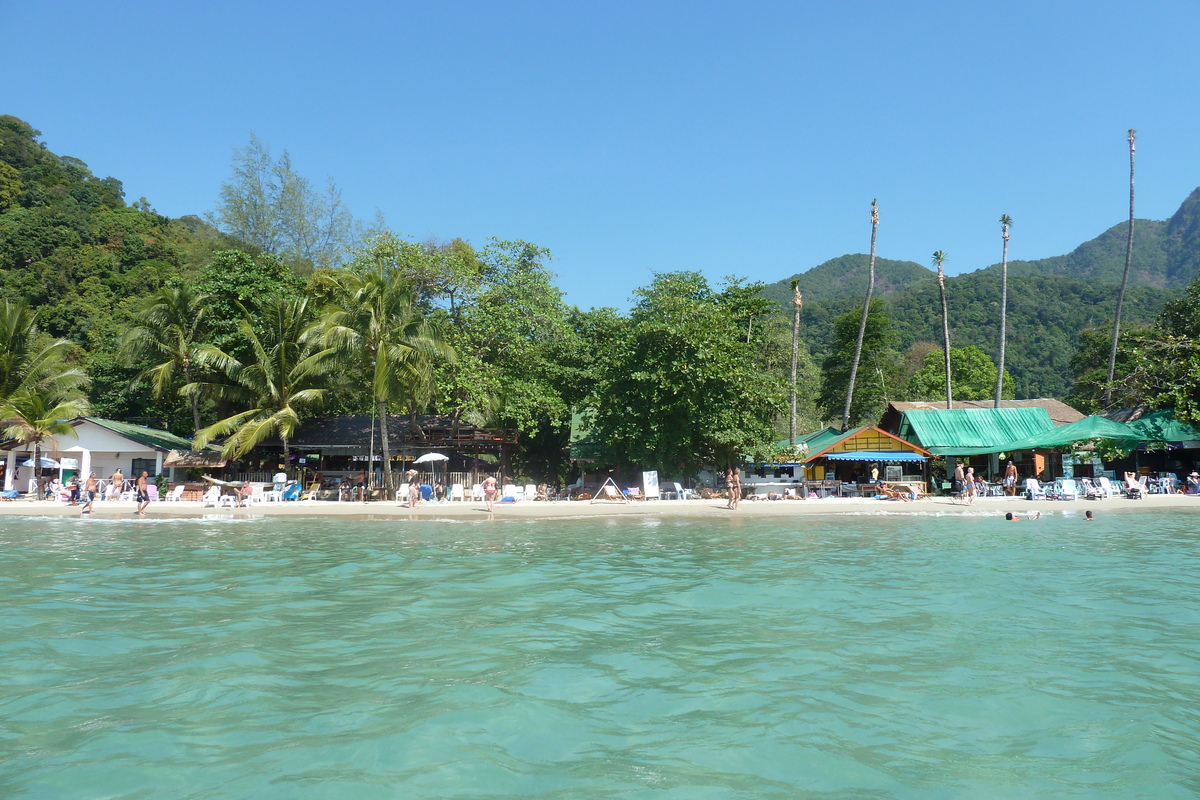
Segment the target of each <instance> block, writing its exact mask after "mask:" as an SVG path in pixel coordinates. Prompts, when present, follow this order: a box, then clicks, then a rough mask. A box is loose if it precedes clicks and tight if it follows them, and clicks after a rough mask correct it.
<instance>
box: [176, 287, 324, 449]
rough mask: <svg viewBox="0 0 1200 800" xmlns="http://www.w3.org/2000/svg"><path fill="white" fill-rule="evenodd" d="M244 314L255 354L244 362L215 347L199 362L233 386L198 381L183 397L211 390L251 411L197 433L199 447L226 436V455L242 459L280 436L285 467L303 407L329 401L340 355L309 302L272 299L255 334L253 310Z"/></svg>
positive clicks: (244, 330)
mask: <svg viewBox="0 0 1200 800" xmlns="http://www.w3.org/2000/svg"><path fill="white" fill-rule="evenodd" d="M242 312H243V314H244V317H243V319H242V321H241V324H240V326H239V327H240V330H241V333H242V336H244V337H245V339H246V341H247V342H249V344H250V356H249V357H248V358H247V359H246V361H244V362H243V361H239V360H238V359H237V358H235V357H234V356H231V355H229V354H228V353H226V352H224V351H222V350H221V349H219V348H217V347H215V346H213V345H205V346H203V347H201V348H200V349H199V350H198V351H197V354H196V363H198V364H200V365H201V366H204V367H211V368H212V369H214V370H215V371H217V372H219V373H221V374H222V375H224V376H225V377H226V378H227V379H228V383H220V382H216V381H207V382H201V381H197V382H193V383H189V384H188V385H187V386H185V387H184V388H183V394H184V396H191V395H193V394H195V393H197V392H205V391H211V392H212V393H213V394H214V395H216V396H218V397H222V398H224V399H227V400H231V401H233V402H235V403H241V404H243V405H246V406H248V408H246V410H245V411H240V412H238V413H236V414H234V415H232V416H230V417H226V418H225V419H223V420H220V421H219V422H215V423H213V424H212V425H209V426H208V427H207V428H204V429H202V430H200V431H197V433H196V439H195V446H196V447H197V448H200V447H204V446H205V445H207V444H208V443H209V442H210V441H212V440H213V439H214V438H217V437H221V436H226V437H228V438H227V439H226V440H225V443H224V445H223V446H222V448H221V453H222V455H224V456H225V457H226V458H241V457H242V456H245V455H246V454H247V453H249V452H250V451H251V450H252V449H254V447H255V446H256V445H258V444H259V443H260V442H262V441H263V440H264V439H266V438H267V437H268V436H271V435H276V436H278V437H279V439H280V441H281V442H282V443H283V458H284V464H285V469H286V465H287V464H289V463H290V459H291V450H290V447H289V444H288V442H289V440H290V439H291V437H292V436H293V435H294V434H295V432H296V428H297V427H298V426H299V424H300V413H299V412H300V409H302V408H303V407H305V406H311V405H315V404H317V403H319V402H320V401H321V400H323V399H324V397H325V393H326V388H325V381H324V379H325V376H326V375H328V374H329V373H330V372H331V371H332V370H333V369H334V368H335V366H336V362H335V359H334V358H333V356H334V355H335V351H334V349H333V348H332V347H326V346H324V344H323V343H322V333H323V326H322V323H321V322H320V321H319V320H317V319H316V315H315V314H314V313H313V312H312V310H311V309H309V307H308V300H307V299H303V298H302V299H293V298H290V297H285V296H282V295H275V296H272V297H269V298H267V300H266V301H265V302H264V303H263V305H262V314H261V316H262V319H263V320H264V324H263V329H262V330H261V331H258V330H255V328H254V324H253V322H252V320H251V317H250V314H249V312H247V311H246V310H245V309H244V308H243V309H242Z"/></svg>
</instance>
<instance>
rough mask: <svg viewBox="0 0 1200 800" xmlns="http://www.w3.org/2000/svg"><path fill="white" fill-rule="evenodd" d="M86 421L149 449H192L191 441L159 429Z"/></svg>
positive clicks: (108, 421) (89, 419) (98, 419)
mask: <svg viewBox="0 0 1200 800" xmlns="http://www.w3.org/2000/svg"><path fill="white" fill-rule="evenodd" d="M84 419H86V420H87V421H88V422H91V423H92V424H94V425H99V426H100V427H101V428H108V429H109V430H110V431H112V432H113V433H119V434H121V435H122V436H124V437H125V438H127V439H132V440H133V441H135V442H138V443H139V444H144V445H146V446H147V447H153V448H155V449H157V450H191V449H192V443H191V441H189V440H187V439H184V438H183V437H182V436H176V435H175V434H173V433H170V432H168V431H160V430H158V429H157V428H143V427H142V426H141V425H130V424H129V423H128V422H117V421H116V420H111V419H100V418H99V417H84Z"/></svg>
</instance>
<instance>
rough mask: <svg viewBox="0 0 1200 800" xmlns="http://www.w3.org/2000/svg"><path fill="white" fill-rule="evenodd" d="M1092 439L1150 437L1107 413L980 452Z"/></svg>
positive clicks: (1036, 447) (1124, 440)
mask: <svg viewBox="0 0 1200 800" xmlns="http://www.w3.org/2000/svg"><path fill="white" fill-rule="evenodd" d="M1088 439H1112V440H1115V441H1120V442H1129V443H1134V442H1144V441H1146V440H1147V437H1146V436H1145V435H1144V434H1142V433H1141V432H1140V431H1138V430H1136V429H1134V427H1133V426H1132V425H1126V424H1124V423H1121V422H1113V421H1112V420H1111V419H1107V418H1106V417H1097V416H1091V417H1084V418H1083V419H1081V420H1079V421H1078V422H1072V423H1071V424H1070V425H1063V426H1062V427H1061V428H1054V429H1053V430H1049V431H1044V432H1042V433H1038V434H1034V435H1033V436H1026V437H1025V438H1024V439H1018V440H1016V441H1013V442H1009V443H1007V444H1004V445H1001V446H997V447H993V448H990V449H988V450H980V451H979V452H980V453H1010V452H1013V451H1015V450H1035V449H1041V450H1045V449H1049V448H1051V447H1063V446H1065V445H1068V444H1072V443H1074V442H1082V441H1086V440H1088Z"/></svg>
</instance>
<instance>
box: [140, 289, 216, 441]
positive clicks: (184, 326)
mask: <svg viewBox="0 0 1200 800" xmlns="http://www.w3.org/2000/svg"><path fill="white" fill-rule="evenodd" d="M208 298H209V295H207V294H204V293H202V292H198V291H196V289H194V288H193V287H192V286H190V285H188V284H182V285H179V286H166V287H163V288H161V289H159V290H158V291H156V292H153V293H152V294H150V295H149V296H148V297H146V298H145V299H144V300H143V301H142V304H141V306H140V307H139V308H138V310H137V311H136V312H135V314H134V322H135V323H137V324H136V325H135V327H133V328H130V329H129V330H128V331H127V332H126V334H125V336H124V337H123V338H122V341H121V352H122V354H124V355H127V356H130V357H133V358H138V359H149V360H152V361H154V362H156V363H154V364H153V365H152V366H149V367H147V368H146V369H145V370H143V371H142V373H141V375H140V376H139V377H140V378H141V379H143V380H146V381H149V383H150V387H151V389H152V391H153V392H154V396H155V397H162V396H163V395H164V394H166V393H167V392H168V391H170V390H172V389H175V388H176V386H180V385H181V384H180V379H182V386H186V385H187V384H190V383H192V379H193V375H194V373H195V370H196V359H197V356H198V354H199V352H200V348H201V342H200V338H201V332H202V329H203V323H204V320H205V312H206V311H207V309H208ZM187 399H188V403H189V404H190V406H191V410H192V431H193V432H195V431H198V430H200V405H199V397H198V396H197V394H196V393H195V392H192V393H190V394H189V395H188V398H187Z"/></svg>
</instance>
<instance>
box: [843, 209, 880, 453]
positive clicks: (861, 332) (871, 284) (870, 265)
mask: <svg viewBox="0 0 1200 800" xmlns="http://www.w3.org/2000/svg"><path fill="white" fill-rule="evenodd" d="M878 230H879V206H878V205H877V204H876V202H875V199H874V198H872V200H871V259H870V261H868V262H867V298H866V300H864V301H863V313H862V321H860V322H859V323H858V340H857V341H856V342H855V345H854V361H853V362H851V364H850V383H849V384H848V385H847V386H846V407H845V409H843V411H842V430H844V431H845V430H849V429H850V404H851V403H852V402H854V382H855V379H856V378H857V377H858V362H859V360H860V359H861V358H862V347H863V337H864V336H865V335H866V333H867V315H868V314H869V313H870V311H871V294H872V292H874V291H875V233H876V232H877V231H878Z"/></svg>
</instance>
